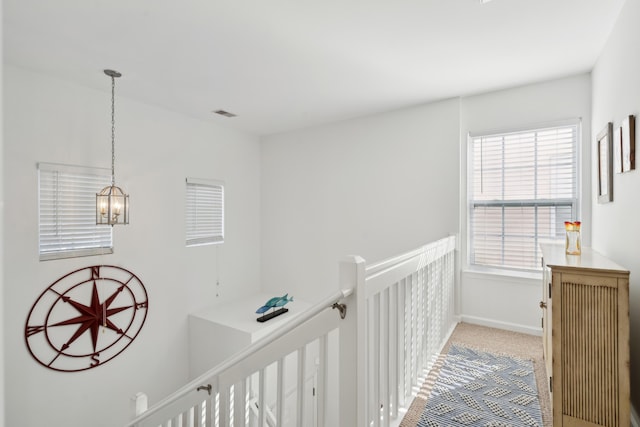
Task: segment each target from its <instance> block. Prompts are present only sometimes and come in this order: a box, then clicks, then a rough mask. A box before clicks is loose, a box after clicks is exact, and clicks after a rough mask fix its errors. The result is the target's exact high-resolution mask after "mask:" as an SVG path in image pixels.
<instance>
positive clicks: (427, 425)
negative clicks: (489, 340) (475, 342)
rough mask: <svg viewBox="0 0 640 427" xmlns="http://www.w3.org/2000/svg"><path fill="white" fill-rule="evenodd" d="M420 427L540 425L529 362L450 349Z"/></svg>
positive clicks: (428, 400) (538, 409)
mask: <svg viewBox="0 0 640 427" xmlns="http://www.w3.org/2000/svg"><path fill="white" fill-rule="evenodd" d="M417 425H418V426H419V427H451V426H456V427H460V426H474V427H476V426H478V427H479V426H482V427H522V426H527V427H542V425H543V423H542V414H541V410H540V402H539V400H538V390H537V387H536V380H535V374H534V368H533V362H532V361H530V360H525V359H517V358H513V357H509V356H504V355H496V354H491V353H487V352H482V351H478V350H474V349H470V348H467V347H463V346H458V345H454V346H452V347H451V348H450V349H449V352H448V354H447V356H446V358H445V360H444V364H443V366H442V367H441V368H440V370H439V373H438V377H437V379H436V381H435V383H434V385H433V388H432V389H431V393H430V395H429V398H428V399H427V404H426V406H425V408H424V411H423V413H422V415H421V417H420V420H419V421H418V424H417Z"/></svg>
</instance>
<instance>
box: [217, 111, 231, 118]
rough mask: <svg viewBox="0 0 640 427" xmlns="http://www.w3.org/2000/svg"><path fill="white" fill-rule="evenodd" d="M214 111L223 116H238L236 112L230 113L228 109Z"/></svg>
mask: <svg viewBox="0 0 640 427" xmlns="http://www.w3.org/2000/svg"><path fill="white" fill-rule="evenodd" d="M214 113H216V114H219V115H221V116H225V117H236V115H235V114H233V113H230V112H228V111H224V110H217V111H214Z"/></svg>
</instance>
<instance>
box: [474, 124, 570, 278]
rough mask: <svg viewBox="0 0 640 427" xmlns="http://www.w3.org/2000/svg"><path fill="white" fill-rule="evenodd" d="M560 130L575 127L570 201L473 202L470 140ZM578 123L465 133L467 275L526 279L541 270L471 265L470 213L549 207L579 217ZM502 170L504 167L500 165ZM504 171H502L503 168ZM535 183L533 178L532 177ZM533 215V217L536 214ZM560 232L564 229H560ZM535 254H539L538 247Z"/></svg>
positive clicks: (557, 235) (537, 242)
mask: <svg viewBox="0 0 640 427" xmlns="http://www.w3.org/2000/svg"><path fill="white" fill-rule="evenodd" d="M564 127H575V140H574V151H573V159H572V160H573V165H574V177H575V178H574V179H575V182H574V198H566V197H565V198H557V199H505V198H503V199H499V200H474V199H473V193H474V180H473V178H474V153H473V150H474V145H473V144H474V140H475V139H477V138H481V137H482V138H491V137H505V136H511V135H517V134H526V133H533V132H535V133H538V132H541V131H545V130H547V131H548V130H552V129H557V128H564ZM581 147H582V120H581V119H569V120H562V121H555V122H547V123H542V124H536V125H530V126H522V127H514V128H509V129H503V130H498V131H496V130H493V131H485V132H469V133H468V135H467V165H466V173H467V180H466V181H467V188H466V193H467V194H466V200H465V202H466V217H467V218H466V265H467V268H468V269H469V270H470V271H477V272H493V273H503V274H509V275H513V274H516V275H519V274H525V275H528V274H530V273H535V274H537V273H538V272H539V271H540V270H541V266H540V265H539V263H538V264H535V265H536V266H535V268H526V267H517V266H509V265H494V264H479V263H475V262H474V261H473V257H474V254H475V250H474V242H473V239H474V215H473V210H474V207H477V206H486V207H501V206H503V207H510V206H515V207H527V206H531V207H534V208H538V207H549V206H558V207H561V206H565V207H566V206H571V211H572V216H574V217H575V218H574V220H575V219H579V218H580V217H581V214H582V190H581V186H582V185H581V179H582V174H581V155H582V154H581V151H582V148H581ZM503 166H504V165H503ZM503 169H504V167H503ZM536 179H537V174H536ZM536 215H537V213H536ZM501 228H502V234H501V236H502V237H503V238H504V236H505V233H504V228H505V222H504V219H503V220H502V223H501ZM562 229H563V230H564V227H563V228H562ZM563 238H564V234H562V235H559V234H556V238H555V239H549V238H541V237H540V234H539V233H538V232H537V231H536V232H535V233H534V234H533V239H535V242H536V245H538V244H539V243H540V242H544V241H560V240H562V239H563ZM537 252H538V253H539V252H540V249H539V246H538V249H537ZM501 253H502V259H504V246H503V247H502V249H501Z"/></svg>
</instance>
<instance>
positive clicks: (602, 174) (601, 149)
mask: <svg viewBox="0 0 640 427" xmlns="http://www.w3.org/2000/svg"><path fill="white" fill-rule="evenodd" d="M612 134H613V124H612V123H611V122H609V123H607V126H605V128H604V129H602V130H601V131H600V133H598V137H597V139H596V143H597V147H598V157H597V159H598V171H597V172H598V187H597V188H598V203H609V202H612V201H613V173H612V164H611V158H612V156H611V145H612V140H613V135H612Z"/></svg>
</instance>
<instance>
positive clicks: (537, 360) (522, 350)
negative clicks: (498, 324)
mask: <svg viewBox="0 0 640 427" xmlns="http://www.w3.org/2000/svg"><path fill="white" fill-rule="evenodd" d="M454 343H455V344H460V345H463V346H465V347H471V348H474V349H476V350H483V351H486V352H489V353H494V354H504V355H509V356H514V357H519V358H522V359H529V360H532V361H533V366H534V370H535V374H536V383H537V385H538V395H539V397H540V408H541V410H542V421H543V423H544V425H545V426H549V427H551V426H552V420H551V407H550V403H549V393H548V392H547V390H548V388H547V387H548V381H549V380H548V378H547V374H546V372H545V367H544V359H543V356H542V338H541V337H538V336H533V335H527V334H521V333H517V332H510V331H504V330H501V329H494V328H487V327H484V326H477V325H471V324H468V323H459V324H458V325H457V326H456V328H455V330H454V331H453V334H452V335H451V337H450V338H449V340H448V341H447V343H446V344H445V346H444V349H443V351H442V355H440V357H439V358H438V360H437V361H436V362H435V364H434V367H433V369H432V370H431V372H430V373H429V374H428V375H427V378H426V380H425V382H424V384H423V385H422V387H421V388H420V392H419V393H418V395H417V396H416V398H415V400H414V401H413V403H412V404H411V406H410V407H409V410H408V411H407V413H406V415H405V416H404V418H403V420H402V422H401V423H400V427H415V426H416V424H417V423H418V420H419V419H420V416H421V415H422V411H423V409H424V406H425V405H426V403H427V398H428V396H429V392H430V391H431V387H432V386H433V384H434V382H435V380H436V378H437V375H438V369H439V368H440V366H442V363H443V362H444V358H445V355H446V353H447V352H448V351H449V347H450V346H451V344H454Z"/></svg>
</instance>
